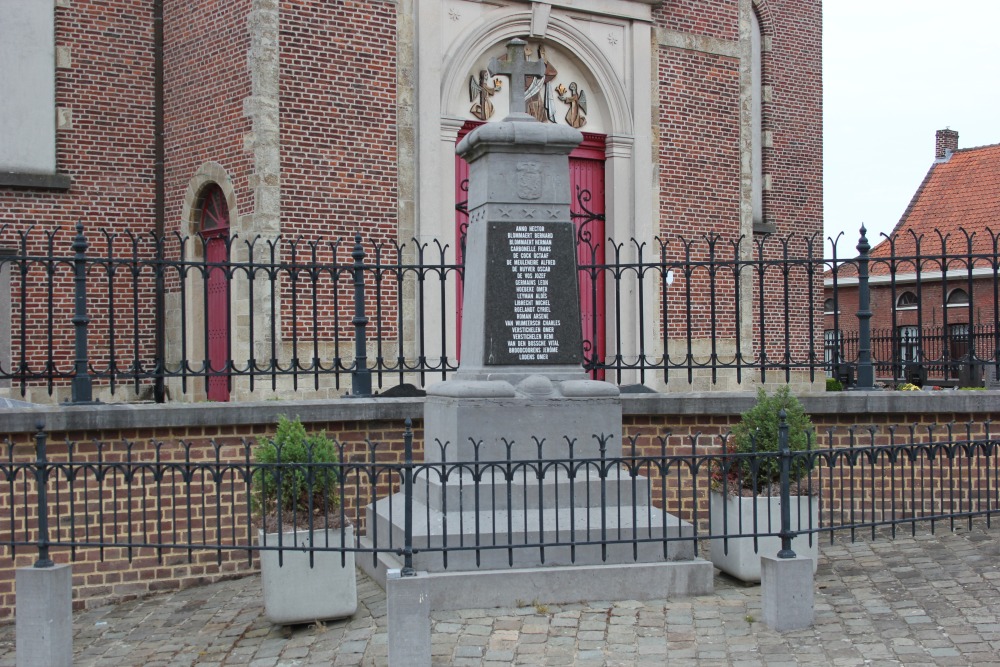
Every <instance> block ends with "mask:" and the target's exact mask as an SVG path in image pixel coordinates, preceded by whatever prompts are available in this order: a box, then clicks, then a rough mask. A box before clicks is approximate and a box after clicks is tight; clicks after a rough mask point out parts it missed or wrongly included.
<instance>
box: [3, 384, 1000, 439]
mask: <svg viewBox="0 0 1000 667" xmlns="http://www.w3.org/2000/svg"><path fill="white" fill-rule="evenodd" d="M423 400H424V399H422V398H370V399H336V400H309V401H260V402H248V403H225V404H218V403H196V404H190V403H175V404H168V405H155V404H124V403H109V404H103V405H89V406H70V405H55V406H48V405H39V406H36V407H27V408H24V407H19V408H0V438H2V437H3V435H4V434H14V433H26V432H33V431H34V430H35V429H36V424H38V423H39V422H40V421H42V422H44V424H45V429H46V430H47V431H115V430H124V429H151V428H161V429H162V428H168V429H178V428H191V427H226V426H238V425H267V424H273V423H275V421H276V420H277V417H278V415H282V414H284V415H298V416H299V417H301V418H302V421H304V422H307V423H309V422H327V423H329V422H349V421H396V420H402V419H406V418H407V417H409V418H412V419H415V420H417V419H422V418H423V413H424V405H423ZM801 400H802V404H803V406H804V407H805V409H806V412H807V413H808V414H810V415H814V416H820V415H856V416H857V422H858V423H865V421H866V420H865V419H864V415H868V414H871V415H892V414H898V415H912V414H919V413H930V414H936V415H941V414H949V413H954V414H989V413H998V416H1000V391H996V390H993V391H948V390H946V391H940V392H938V391H935V392H929V391H928V392H900V391H886V392H879V391H873V392H862V391H858V392H835V393H834V392H831V393H825V394H814V395H807V396H803V397H802V398H801ZM753 403H754V395H753V394H752V393H750V392H725V393H723V392H705V393H690V394H640V395H625V396H623V397H622V412H623V414H624V415H626V416H637V415H689V416H698V415H704V416H718V415H729V416H735V415H739V414H740V413H741V412H744V411H746V410H748V409H749V408H750V407H751V406H752V405H753Z"/></svg>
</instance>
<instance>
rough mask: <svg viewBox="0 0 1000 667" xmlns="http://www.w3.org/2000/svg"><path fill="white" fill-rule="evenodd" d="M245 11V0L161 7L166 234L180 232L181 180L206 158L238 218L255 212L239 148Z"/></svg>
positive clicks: (249, 170) (246, 91) (247, 159)
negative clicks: (229, 184)
mask: <svg viewBox="0 0 1000 667" xmlns="http://www.w3.org/2000/svg"><path fill="white" fill-rule="evenodd" d="M250 8H251V2H250V0H233V1H231V2H223V3H219V2H210V1H209V0H196V1H194V2H189V1H182V2H173V1H170V0H167V2H165V3H164V17H163V25H164V43H165V48H164V86H165V89H164V103H165V108H164V122H165V124H166V128H167V130H166V136H165V143H166V183H167V212H166V219H167V231H168V233H171V232H175V231H181V230H182V223H181V208H182V206H183V204H184V195H185V192H186V191H187V187H188V183H189V182H190V180H191V178H192V177H194V175H195V171H196V170H197V169H198V167H200V166H201V165H202V164H204V163H205V162H208V161H214V162H218V163H219V164H220V165H222V167H223V168H224V169H225V170H226V171H227V173H228V174H229V176H230V178H231V179H232V181H233V187H234V188H235V190H236V199H237V207H238V211H239V213H240V214H241V215H247V214H250V213H252V212H253V210H254V193H253V190H251V188H250V178H251V176H252V175H253V156H252V155H251V154H250V153H249V152H247V151H246V150H245V149H244V143H243V141H244V138H245V136H246V134H247V133H248V132H250V130H251V124H250V119H249V118H247V117H246V115H245V114H244V111H243V104H244V101H245V100H246V99H247V97H249V96H250V94H251V88H250V73H249V70H248V65H247V51H248V49H249V47H250V27H249V26H248V25H247V16H248V14H249V12H250ZM184 231H185V232H186V228H185V229H184ZM199 247H200V246H199Z"/></svg>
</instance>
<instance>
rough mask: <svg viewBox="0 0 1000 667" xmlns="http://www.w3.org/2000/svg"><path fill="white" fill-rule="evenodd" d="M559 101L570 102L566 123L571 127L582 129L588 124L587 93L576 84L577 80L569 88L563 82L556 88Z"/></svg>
mask: <svg viewBox="0 0 1000 667" xmlns="http://www.w3.org/2000/svg"><path fill="white" fill-rule="evenodd" d="M556 93H557V94H558V95H559V101H560V102H562V103H564V104H568V105H569V110H568V111H567V112H566V124H567V125H569V126H570V127H575V128H576V129H580V128H581V127H583V126H584V125H586V124H587V117H586V113H587V93H585V92H583V89H582V88H579V87H578V86H577V85H576V81H573V82H572V83H570V84H569V89H567V88H566V86H564V85H563V84H561V83H560V84H559V87H558V88H556Z"/></svg>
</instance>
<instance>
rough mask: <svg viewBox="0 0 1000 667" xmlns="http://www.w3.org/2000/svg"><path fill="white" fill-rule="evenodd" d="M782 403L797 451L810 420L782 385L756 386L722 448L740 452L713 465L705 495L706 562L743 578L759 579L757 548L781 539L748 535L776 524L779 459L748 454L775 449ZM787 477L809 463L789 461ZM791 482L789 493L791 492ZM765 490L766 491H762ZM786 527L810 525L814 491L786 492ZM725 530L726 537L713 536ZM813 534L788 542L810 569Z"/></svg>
mask: <svg viewBox="0 0 1000 667" xmlns="http://www.w3.org/2000/svg"><path fill="white" fill-rule="evenodd" d="M782 409H784V411H785V419H786V422H787V424H788V441H789V447H790V448H791V449H792V450H793V451H803V450H805V449H807V448H808V447H809V444H810V440H811V438H812V433H813V425H812V421H811V420H810V419H809V416H808V415H806V414H805V411H804V410H803V408H802V404H801V403H799V401H798V399H796V398H795V397H794V396H793V395H792V394H791V392H790V390H789V388H788V387H787V386H784V387H781V388H780V389H779V390H778V391H777V392H775V394H774V395H772V396H768V395H767V394H766V393H765V392H764V390H763V389H761V390H759V391H758V394H757V403H756V404H755V405H754V407H753V408H751V409H750V410H748V411H747V412H745V413H743V415H742V418H741V420H740V422H739V424H737V425H736V426H735V427H734V428H733V432H732V434H731V436H730V438H729V447H728V452H730V453H739V454H743V455H746V456H745V457H744V456H741V457H738V458H737V457H733V458H732V459H729V460H728V461H723V463H722V464H721V465H720V466H719V467H718V468H717V469H716V470H715V473H714V474H713V478H712V491H713V494H712V498H711V499H710V501H709V502H710V512H709V522H710V531H711V534H712V535H713V536H716V538H717V539H714V540H713V541H712V545H711V556H712V563H713V564H714V565H715V566H716V567H718V568H719V569H720V570H722V571H723V572H726V573H728V574H730V575H732V576H734V577H736V578H738V579H742V580H743V581H748V582H753V581H760V556H761V554H768V555H774V554H776V553H777V552H778V550H779V548H780V544H781V541H780V539H779V538H778V537H776V536H774V535H773V534H772V535H770V536H768V537H760V538H759V539H757V540H754V539H753V537H752V535H754V534H757V535H760V534H761V533H764V534H768V533H776V532H777V531H778V530H779V529H780V526H781V506H780V500H781V498H780V495H781V461H780V459H779V458H777V457H763V458H762V457H751V456H750V455H752V454H753V453H755V452H777V451H779V449H778V427H779V425H780V423H781V420H780V417H779V413H780V411H781V410H782ZM790 472H791V481H792V483H793V485H794V484H795V482H797V481H798V480H800V479H801V478H802V477H804V476H806V475H807V474H808V472H809V464H808V462H806V461H804V460H794V459H793V461H792V467H791V470H790ZM798 491H799V489H798V488H797V486H793V487H792V493H793V494H797V493H798ZM768 496H770V497H768ZM790 500H791V503H792V504H791V508H790V510H791V512H790V517H791V520H792V526H791V529H792V530H793V531H796V532H797V531H799V530H800V529H805V528H808V527H811V526H814V525H815V519H816V517H817V516H818V511H819V504H818V500H819V499H818V498H817V497H814V496H813V497H810V496H803V495H793V496H792V497H791V499H790ZM723 536H725V538H726V539H718V538H722V537H723ZM817 547H818V544H817V542H816V540H815V538H813V539H810V538H809V537H807V536H804V535H802V536H799V537H796V538H795V539H794V540H793V541H792V548H793V549H794V550H795V552H796V553H797V554H798V555H799V556H803V557H808V558H812V559H813V571H815V568H816V562H817V559H818V548H817Z"/></svg>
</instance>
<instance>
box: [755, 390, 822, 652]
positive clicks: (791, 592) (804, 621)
mask: <svg viewBox="0 0 1000 667" xmlns="http://www.w3.org/2000/svg"><path fill="white" fill-rule="evenodd" d="M778 418H779V419H780V422H779V425H778V449H779V451H780V456H781V532H780V533H779V535H780V537H781V550H780V551H779V552H778V553H777V555H776V556H771V555H767V554H764V555H762V556H761V557H760V602H761V611H762V613H763V616H764V622H765V623H766V624H767V626H768V627H770V628H771V629H772V630H777V631H778V632H784V631H786V630H800V629H802V628H807V627H809V626H810V625H812V623H813V616H814V614H815V610H814V608H813V607H814V599H815V592H814V591H813V587H814V583H813V560H812V558H809V557H805V556H796V555H795V552H794V551H793V550H792V538H794V537H795V534H794V533H793V532H792V528H791V507H790V505H789V503H791V489H790V486H791V466H792V450H791V447H789V443H788V415H787V414H786V413H785V410H784V409H782V410H781V411H780V412H779V413H778Z"/></svg>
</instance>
